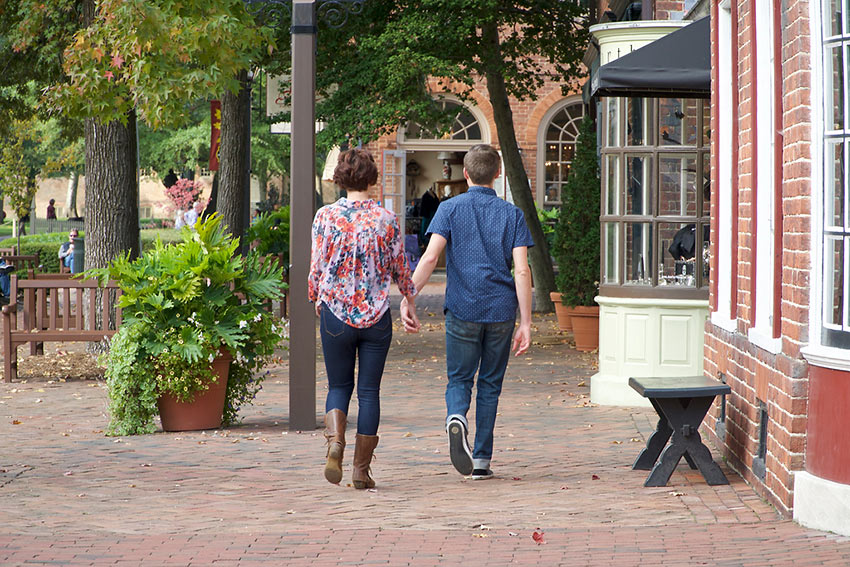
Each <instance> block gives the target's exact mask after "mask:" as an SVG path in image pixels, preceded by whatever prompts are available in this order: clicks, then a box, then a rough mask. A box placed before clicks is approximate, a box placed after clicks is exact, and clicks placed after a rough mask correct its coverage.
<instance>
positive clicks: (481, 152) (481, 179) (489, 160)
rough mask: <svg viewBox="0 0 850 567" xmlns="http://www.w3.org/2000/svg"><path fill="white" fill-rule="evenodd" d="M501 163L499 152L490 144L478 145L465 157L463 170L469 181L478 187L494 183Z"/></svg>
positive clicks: (470, 149)
mask: <svg viewBox="0 0 850 567" xmlns="http://www.w3.org/2000/svg"><path fill="white" fill-rule="evenodd" d="M501 163H502V159H501V158H500V157H499V152H497V151H496V148H494V147H493V146H491V145H490V144H476V145H474V146H472V147H471V148H469V151H468V152H466V155H465V156H463V168H464V169H465V170H466V173H467V175H469V180H470V181H472V182H473V183H475V184H477V185H482V184H487V185H489V184H490V183H492V182H493V180H494V179H496V176H497V175H499V168H500V167H501Z"/></svg>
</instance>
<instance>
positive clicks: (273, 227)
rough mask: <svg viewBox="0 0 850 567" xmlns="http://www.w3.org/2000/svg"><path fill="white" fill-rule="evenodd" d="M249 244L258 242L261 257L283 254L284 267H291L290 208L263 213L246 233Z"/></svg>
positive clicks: (258, 251)
mask: <svg viewBox="0 0 850 567" xmlns="http://www.w3.org/2000/svg"><path fill="white" fill-rule="evenodd" d="M245 238H246V239H247V240H248V242H254V241H257V246H256V250H257V253H258V254H259V255H260V256H265V255H267V254H275V255H277V254H283V265H284V267H285V268H287V269H288V266H289V206H286V207H283V208H281V209H280V210H278V211H273V212H271V213H263V214H261V215H260V216H259V217H257V218H256V220H254V222H253V223H252V224H251V226H249V227H248V230H247V231H246V233H245Z"/></svg>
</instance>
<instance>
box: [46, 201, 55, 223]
mask: <svg viewBox="0 0 850 567" xmlns="http://www.w3.org/2000/svg"><path fill="white" fill-rule="evenodd" d="M55 203H56V199H50V203H48V205H47V219H48V220H50V219H54V220H55V219H56V207H54V206H53V205H54V204H55Z"/></svg>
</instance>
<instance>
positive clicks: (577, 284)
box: [553, 115, 601, 351]
mask: <svg viewBox="0 0 850 567" xmlns="http://www.w3.org/2000/svg"><path fill="white" fill-rule="evenodd" d="M600 198H601V183H600V177H599V161H598V160H597V157H596V129H595V126H594V124H593V119H592V118H591V117H590V116H589V115H585V117H584V119H583V120H582V123H581V127H580V131H579V137H578V140H577V141H576V153H575V158H574V159H573V162H572V165H571V166H570V173H569V176H568V177H567V182H566V184H565V185H564V190H563V194H562V204H561V215H560V218H559V219H558V224H557V226H556V227H555V246H554V252H553V255H554V257H555V260H556V261H557V262H558V266H560V269H559V271H558V277H557V279H556V283H557V286H558V291H559V292H560V294H561V303H562V304H563V305H565V306H567V307H571V308H572V311H571V312H570V320H571V322H572V327H573V333H574V335H575V340H576V348H577V349H578V350H582V351H592V350H594V349H596V348H597V347H598V346H599V306H598V305H596V303H595V301H594V298H595V297H596V295H597V293H598V291H599V270H600V266H599V214H600Z"/></svg>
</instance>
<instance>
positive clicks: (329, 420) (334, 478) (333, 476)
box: [325, 409, 347, 484]
mask: <svg viewBox="0 0 850 567" xmlns="http://www.w3.org/2000/svg"><path fill="white" fill-rule="evenodd" d="M346 417H347V416H346V415H345V414H344V413H342V410H339V409H332V410H331V411H329V412H328V413H326V414H325V439H327V440H328V462H327V464H326V465H325V478H326V479H327V480H328V482H331V483H333V484H339V481H341V480H342V454H343V452H344V450H345V425H346Z"/></svg>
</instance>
